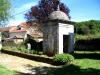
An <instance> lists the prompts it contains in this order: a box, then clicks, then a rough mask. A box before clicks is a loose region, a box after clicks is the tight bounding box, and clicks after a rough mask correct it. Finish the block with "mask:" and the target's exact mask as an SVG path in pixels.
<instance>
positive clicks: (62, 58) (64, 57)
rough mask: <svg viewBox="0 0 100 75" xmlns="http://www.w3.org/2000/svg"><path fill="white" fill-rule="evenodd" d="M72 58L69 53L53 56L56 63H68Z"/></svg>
mask: <svg viewBox="0 0 100 75" xmlns="http://www.w3.org/2000/svg"><path fill="white" fill-rule="evenodd" d="M73 60H74V57H73V56H72V55H70V54H56V55H55V56H54V57H53V61H54V62H56V64H69V63H71V62H72V61H73Z"/></svg>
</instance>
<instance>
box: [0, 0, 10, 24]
mask: <svg viewBox="0 0 100 75" xmlns="http://www.w3.org/2000/svg"><path fill="white" fill-rule="evenodd" d="M10 8H11V3H10V0H0V25H1V24H2V25H3V24H5V22H6V21H7V20H8V18H9V17H10Z"/></svg>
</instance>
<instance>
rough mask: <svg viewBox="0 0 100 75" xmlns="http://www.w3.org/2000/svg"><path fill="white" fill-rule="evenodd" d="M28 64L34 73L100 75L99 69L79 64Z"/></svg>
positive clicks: (39, 74)
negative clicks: (47, 65)
mask: <svg viewBox="0 0 100 75" xmlns="http://www.w3.org/2000/svg"><path fill="white" fill-rule="evenodd" d="M26 66H27V67H30V69H29V70H30V71H32V73H33V74H32V75H100V70H99V69H93V68H88V69H81V68H80V67H79V66H75V65H68V66H62V67H61V66H60V67H34V66H32V65H26ZM30 75H31V74H30Z"/></svg>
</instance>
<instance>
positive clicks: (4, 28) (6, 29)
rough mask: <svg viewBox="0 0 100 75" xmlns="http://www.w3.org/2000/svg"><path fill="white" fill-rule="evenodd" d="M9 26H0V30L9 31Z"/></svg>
mask: <svg viewBox="0 0 100 75" xmlns="http://www.w3.org/2000/svg"><path fill="white" fill-rule="evenodd" d="M9 29H10V27H2V28H0V32H4V31H9Z"/></svg>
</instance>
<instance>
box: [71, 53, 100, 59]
mask: <svg viewBox="0 0 100 75" xmlns="http://www.w3.org/2000/svg"><path fill="white" fill-rule="evenodd" d="M73 56H74V57H75V59H83V58H88V59H96V60H100V54H98V53H74V54H73Z"/></svg>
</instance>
